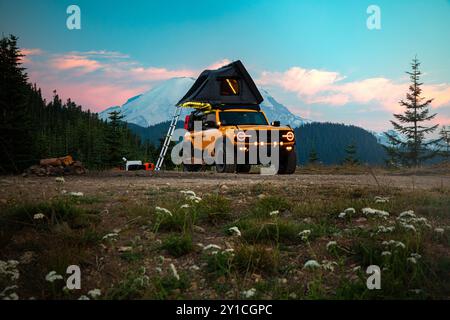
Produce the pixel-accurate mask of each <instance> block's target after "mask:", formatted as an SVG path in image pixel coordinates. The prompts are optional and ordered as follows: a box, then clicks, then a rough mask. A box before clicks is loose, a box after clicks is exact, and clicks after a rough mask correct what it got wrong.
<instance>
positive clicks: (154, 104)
mask: <svg viewBox="0 0 450 320" xmlns="http://www.w3.org/2000/svg"><path fill="white" fill-rule="evenodd" d="M194 82H195V79H194V78H189V77H182V78H172V79H169V80H166V81H164V82H162V83H161V84H160V85H158V86H156V87H154V88H152V89H151V90H149V91H147V92H145V93H143V94H141V95H138V96H135V97H132V98H130V99H128V101H127V102H126V103H125V104H123V105H122V106H115V107H110V108H107V109H106V110H103V111H102V112H100V113H99V117H100V118H101V119H103V120H107V118H108V114H109V113H110V112H112V111H116V110H121V111H122V115H123V116H124V118H123V120H124V121H126V122H128V123H134V124H137V125H139V126H141V127H148V126H152V125H155V124H158V123H161V122H164V121H168V120H170V119H172V116H173V112H174V111H175V104H176V103H177V102H178V101H179V100H180V99H181V98H182V97H183V96H184V95H185V94H186V92H187V91H188V90H189V88H190V87H191V86H192V85H193V84H194ZM260 92H261V95H262V96H263V98H264V101H263V102H262V103H261V108H262V110H263V111H264V112H265V113H266V115H267V118H268V119H269V121H275V120H279V121H280V122H281V124H284V125H287V124H288V125H290V126H291V127H293V128H295V127H299V126H301V125H303V124H305V123H308V122H310V121H309V120H307V119H303V118H301V117H299V116H297V115H294V114H293V113H291V112H290V111H289V110H288V109H287V108H286V107H285V106H284V105H282V104H281V103H279V102H278V101H277V100H275V98H274V97H272V96H271V95H270V94H269V92H268V91H267V90H265V89H260ZM191 111H192V110H191V109H183V110H182V113H181V117H180V120H183V119H184V116H185V115H187V114H188V113H190V112H191Z"/></svg>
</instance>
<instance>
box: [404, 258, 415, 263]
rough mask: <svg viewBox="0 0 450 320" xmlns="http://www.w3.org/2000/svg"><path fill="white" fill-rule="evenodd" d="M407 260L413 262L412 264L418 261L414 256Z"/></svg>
mask: <svg viewBox="0 0 450 320" xmlns="http://www.w3.org/2000/svg"><path fill="white" fill-rule="evenodd" d="M406 261H408V262H411V263H412V264H416V263H417V260H416V258H414V257H409V258H407V259H406Z"/></svg>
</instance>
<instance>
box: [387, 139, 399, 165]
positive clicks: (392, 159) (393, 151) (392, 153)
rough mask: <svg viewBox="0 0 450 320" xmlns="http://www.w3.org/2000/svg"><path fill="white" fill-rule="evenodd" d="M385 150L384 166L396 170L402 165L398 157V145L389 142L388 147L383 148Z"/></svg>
mask: <svg viewBox="0 0 450 320" xmlns="http://www.w3.org/2000/svg"><path fill="white" fill-rule="evenodd" d="M383 147H384V149H385V150H386V155H387V158H386V160H385V162H386V165H387V166H388V167H394V168H397V167H399V166H400V165H401V164H402V161H401V159H400V157H399V145H398V143H396V142H395V141H393V140H391V141H389V145H387V146H383Z"/></svg>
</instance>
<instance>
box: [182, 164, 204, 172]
mask: <svg viewBox="0 0 450 320" xmlns="http://www.w3.org/2000/svg"><path fill="white" fill-rule="evenodd" d="M200 170H202V165H201V164H184V163H183V171H184V172H199V171H200Z"/></svg>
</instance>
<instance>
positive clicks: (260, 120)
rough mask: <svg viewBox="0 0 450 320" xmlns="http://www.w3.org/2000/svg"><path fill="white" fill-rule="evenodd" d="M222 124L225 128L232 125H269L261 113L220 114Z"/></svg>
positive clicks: (230, 112) (228, 112) (231, 112)
mask: <svg viewBox="0 0 450 320" xmlns="http://www.w3.org/2000/svg"><path fill="white" fill-rule="evenodd" d="M219 116H220V123H221V124H222V125H224V126H232V125H246V124H253V125H267V124H268V123H267V120H266V118H265V117H264V115H263V114H262V113H261V112H238V111H236V112H234V111H227V112H220V113H219Z"/></svg>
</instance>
